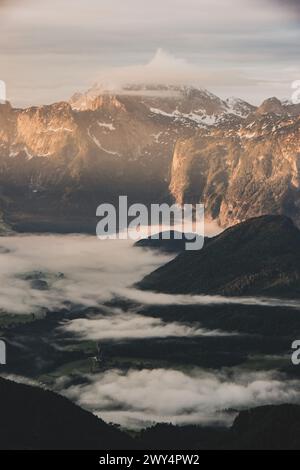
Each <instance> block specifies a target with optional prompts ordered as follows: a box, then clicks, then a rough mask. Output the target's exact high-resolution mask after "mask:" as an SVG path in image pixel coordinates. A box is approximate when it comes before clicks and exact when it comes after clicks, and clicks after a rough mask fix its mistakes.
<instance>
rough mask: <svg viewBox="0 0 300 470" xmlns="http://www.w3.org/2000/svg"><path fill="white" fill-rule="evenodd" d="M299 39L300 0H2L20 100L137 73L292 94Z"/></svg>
mask: <svg viewBox="0 0 300 470" xmlns="http://www.w3.org/2000/svg"><path fill="white" fill-rule="evenodd" d="M299 39H300V2H299V1H298V0H152V1H151V2H146V1H145V0H144V1H143V0H51V1H50V0H43V1H40V0H10V1H7V0H0V43H1V51H0V80H4V81H5V82H6V86H7V99H8V100H9V101H11V102H12V103H13V104H14V105H16V106H28V105H32V104H46V103H51V102H54V101H58V100H66V99H68V98H69V97H70V96H71V95H72V94H73V93H74V92H76V91H84V90H85V89H87V88H89V87H90V86H92V85H93V83H104V84H105V85H106V86H110V85H112V86H119V85H121V84H122V83H128V82H136V81H139V82H140V81H145V82H149V81H151V82H162V83H172V84H174V83H175V84H176V83H186V84H192V85H197V86H201V87H204V88H207V89H209V90H210V91H212V92H215V93H216V94H218V95H219V96H221V97H228V96H239V97H241V98H244V99H247V100H248V101H250V102H253V103H259V102H261V101H262V100H263V99H265V98H267V97H270V96H278V97H279V98H289V97H290V96H291V95H292V88H291V86H292V83H293V82H294V81H296V80H299V79H300V65H299V47H298V45H299Z"/></svg>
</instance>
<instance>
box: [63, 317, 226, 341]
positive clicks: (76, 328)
mask: <svg viewBox="0 0 300 470" xmlns="http://www.w3.org/2000/svg"><path fill="white" fill-rule="evenodd" d="M62 328H63V330H64V331H66V332H68V333H73V334H76V335H77V336H78V338H80V339H85V340H91V341H99V340H113V341H119V340H125V339H139V338H166V337H193V336H224V335H226V333H223V332H221V331H219V330H215V331H209V330H206V329H204V328H201V327H200V326H197V325H194V326H189V325H184V324H182V323H178V322H170V323H165V322H163V321H162V320H161V319H160V318H153V317H148V316H147V317H146V316H144V315H138V314H135V313H132V312H122V311H117V312H116V311H115V312H114V313H113V314H110V315H109V316H108V315H98V316H96V317H93V318H79V319H76V320H73V321H70V322H67V323H65V325H64V326H63V327H62Z"/></svg>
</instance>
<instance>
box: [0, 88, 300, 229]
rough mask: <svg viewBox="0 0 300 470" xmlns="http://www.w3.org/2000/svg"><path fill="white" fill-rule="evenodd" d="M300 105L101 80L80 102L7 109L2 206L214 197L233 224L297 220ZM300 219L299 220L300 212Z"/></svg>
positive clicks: (212, 211)
mask: <svg viewBox="0 0 300 470" xmlns="http://www.w3.org/2000/svg"><path fill="white" fill-rule="evenodd" d="M298 156H299V106H298V105H291V104H289V103H281V102H280V101H279V100H277V99H276V98H271V99H270V100H266V101H265V102H264V103H263V104H262V105H261V106H260V107H259V108H256V107H254V106H252V105H250V104H248V103H246V102H245V101H242V100H239V99H236V98H230V99H228V100H221V99H220V98H218V97H217V96H215V95H214V94H212V93H210V92H208V91H207V90H202V89H198V88H193V87H185V86H172V85H170V86H166V85H151V86H150V85H141V84H137V85H130V86H124V87H123V88H122V89H121V90H118V91H116V90H114V91H109V90H105V88H103V87H101V86H96V87H94V88H93V89H91V90H89V91H88V92H87V93H83V94H80V93H77V94H76V95H74V96H73V97H72V98H71V100H70V102H61V103H55V104H52V105H47V106H39V107H31V108H28V109H13V108H12V107H11V106H10V104H9V103H5V104H2V105H0V189H1V193H0V201H1V207H0V209H1V208H2V210H5V208H7V207H8V208H9V210H10V211H13V210H15V208H17V209H16V210H18V211H19V213H24V212H28V211H31V210H33V208H35V209H34V210H36V211H43V212H45V211H46V212H47V211H52V212H54V213H57V212H58V211H59V213H61V214H67V215H69V214H70V213H76V214H84V215H87V214H88V215H95V208H96V206H97V205H98V204H99V203H101V202H102V201H104V200H105V201H108V202H110V201H115V200H116V198H117V197H118V195H120V194H126V195H128V196H129V199H131V200H133V201H138V202H145V203H150V202H164V201H172V200H174V199H175V200H176V202H178V203H180V204H183V203H184V202H193V203H196V202H204V204H205V206H206V215H207V217H208V218H213V219H218V221H219V222H220V224H221V225H222V226H228V225H231V224H234V223H237V222H239V221H241V220H244V219H245V218H248V217H251V216H256V215H260V214H264V213H284V214H287V215H290V216H291V217H292V218H293V219H294V220H295V221H296V222H297V223H298V222H299V220H300V217H299V215H298V212H299V209H298V191H299V183H300V180H299V174H298V166H299V164H298ZM298 219H299V220H298Z"/></svg>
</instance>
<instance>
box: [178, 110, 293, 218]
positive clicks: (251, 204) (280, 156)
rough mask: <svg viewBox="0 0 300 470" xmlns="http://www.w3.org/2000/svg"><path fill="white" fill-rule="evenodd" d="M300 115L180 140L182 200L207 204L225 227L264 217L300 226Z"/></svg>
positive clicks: (261, 117) (269, 117)
mask: <svg viewBox="0 0 300 470" xmlns="http://www.w3.org/2000/svg"><path fill="white" fill-rule="evenodd" d="M299 125H300V118H299V115H297V116H291V115H288V114H284V115H278V114H274V113H271V114H270V113H266V114H264V113H261V110H260V111H259V112H257V113H255V114H252V115H251V116H249V117H248V118H247V119H246V120H245V121H243V122H241V123H239V124H238V125H235V126H228V125H227V124H226V125H223V126H220V127H219V128H217V129H216V128H214V129H209V130H202V131H198V132H197V134H196V135H195V136H193V137H191V138H189V139H181V140H180V141H178V143H177V145H176V148H175V152H174V158H173V164H172V176H171V183H170V191H171V193H172V195H173V196H174V198H175V199H176V201H177V202H178V203H180V204H183V203H184V202H192V203H196V202H200V201H201V202H204V204H205V207H206V215H207V216H208V217H212V218H214V219H215V218H217V219H218V220H219V222H220V224H221V225H222V226H224V227H226V226H230V225H233V224H235V223H238V222H241V221H243V220H245V219H247V218H250V217H254V216H259V215H263V214H286V215H289V216H291V217H292V218H293V219H294V221H295V222H296V223H298V224H299V223H300V213H299V207H300V192H299V187H300V174H299V168H300V139H299V138H300V132H299Z"/></svg>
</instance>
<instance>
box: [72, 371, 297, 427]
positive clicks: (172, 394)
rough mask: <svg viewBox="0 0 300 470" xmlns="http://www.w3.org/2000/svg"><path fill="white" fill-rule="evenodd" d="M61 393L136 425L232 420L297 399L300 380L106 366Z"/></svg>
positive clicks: (107, 417) (268, 375) (259, 374)
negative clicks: (110, 368)
mask: <svg viewBox="0 0 300 470" xmlns="http://www.w3.org/2000/svg"><path fill="white" fill-rule="evenodd" d="M86 378H87V380H88V383H86V384H83V385H76V386H71V387H70V388H69V389H67V391H65V392H64V393H65V395H67V396H68V397H69V398H71V399H72V400H74V401H76V402H77V403H78V404H79V405H81V406H83V407H84V408H86V409H88V410H90V411H92V412H94V413H95V414H97V415H99V416H100V417H101V418H103V419H105V420H106V421H108V422H115V423H118V424H121V425H122V426H124V427H127V428H140V427H144V426H149V425H151V424H153V423H156V422H168V423H169V422H171V423H174V424H205V425H212V424H225V425H230V424H231V423H232V420H233V418H234V416H235V415H234V414H232V413H228V412H226V410H230V409H231V410H232V409H235V410H242V409H247V408H250V407H256V406H261V405H267V404H282V403H287V402H288V403H299V402H300V382H299V381H298V380H287V379H286V377H284V376H281V375H280V374H278V373H277V372H273V371H269V372H266V371H263V372H242V371H234V372H233V371H231V372H229V371H218V372H207V371H203V370H201V369H195V370H193V371H192V372H189V373H187V372H186V373H185V372H182V371H179V370H171V369H152V370H146V369H144V370H130V371H128V372H122V371H121V370H113V371H108V372H105V373H102V374H98V375H93V376H88V377H86Z"/></svg>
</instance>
